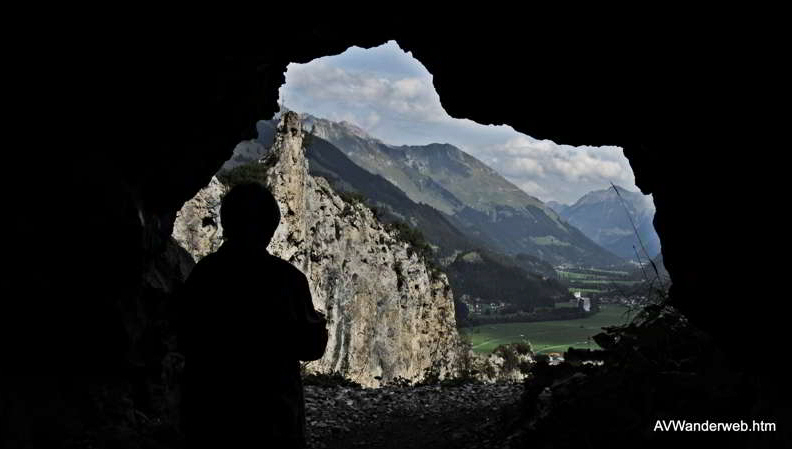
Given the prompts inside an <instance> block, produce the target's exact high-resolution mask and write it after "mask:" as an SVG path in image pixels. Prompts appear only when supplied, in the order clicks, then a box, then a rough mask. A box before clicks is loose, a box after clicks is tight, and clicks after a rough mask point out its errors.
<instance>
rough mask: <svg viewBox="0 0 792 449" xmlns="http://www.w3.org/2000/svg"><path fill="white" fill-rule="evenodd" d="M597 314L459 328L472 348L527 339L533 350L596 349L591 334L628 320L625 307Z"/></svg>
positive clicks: (485, 348)
mask: <svg viewBox="0 0 792 449" xmlns="http://www.w3.org/2000/svg"><path fill="white" fill-rule="evenodd" d="M600 307H601V310H600V312H599V313H597V314H595V315H593V316H590V317H588V318H581V319H577V320H565V321H539V322H534V323H503V324H484V325H481V326H474V327H468V328H464V329H462V332H464V333H465V334H466V335H468V336H470V340H471V343H472V345H473V350H474V351H476V352H491V351H492V350H493V349H495V348H496V347H497V346H498V345H501V344H504V343H516V342H522V341H528V342H530V343H531V346H532V347H533V349H534V351H535V352H537V353H539V352H564V351H566V349H567V348H568V347H570V346H571V347H574V348H589V349H597V348H599V346H598V345H597V344H596V343H594V341H593V340H591V339H590V337H592V336H594V335H596V334H598V333H600V332H602V327H605V326H613V325H615V324H624V323H626V322H627V320H628V315H627V307H625V306H621V305H613V304H606V305H603V306H600Z"/></svg>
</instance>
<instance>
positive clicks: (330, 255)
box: [173, 113, 458, 386]
mask: <svg viewBox="0 0 792 449" xmlns="http://www.w3.org/2000/svg"><path fill="white" fill-rule="evenodd" d="M302 140H303V132H302V126H301V123H300V120H299V117H298V116H297V115H296V114H293V113H286V114H284V116H283V117H282V118H281V121H280V123H279V126H278V132H277V135H276V138H275V142H274V143H273V146H272V148H271V150H270V151H269V152H268V153H267V154H266V155H265V156H264V157H263V158H262V159H261V161H260V162H259V163H261V164H264V166H265V167H267V169H266V172H265V175H264V176H263V178H264V179H262V181H263V182H264V183H265V184H266V185H267V187H268V188H269V189H270V190H271V191H272V193H273V195H274V196H275V198H276V199H277V200H278V203H279V204H280V207H281V214H282V220H281V225H280V227H279V228H278V230H277V231H276V233H275V236H274V237H273V239H272V242H271V243H270V246H269V250H270V252H271V253H272V254H274V255H277V256H278V257H281V258H283V259H285V260H288V261H289V262H291V263H292V264H293V265H295V266H296V267H297V268H299V269H300V270H301V271H302V272H303V273H304V274H305V275H306V276H307V277H308V281H309V284H310V287H311V293H312V295H313V300H314V306H315V307H316V309H317V310H319V311H322V312H324V313H325V314H326V315H327V319H328V326H329V331H330V332H329V333H330V338H329V341H328V345H327V350H326V352H325V355H324V357H323V358H322V359H320V360H318V361H316V362H312V363H311V364H310V365H309V370H312V371H318V372H340V373H341V374H343V375H345V376H346V377H348V378H350V379H352V380H354V381H356V382H359V383H360V384H362V385H366V386H376V385H379V384H380V383H381V382H388V381H390V380H393V379H395V378H399V377H403V378H407V379H412V380H418V379H421V378H422V377H423V375H424V373H425V372H426V370H431V369H436V370H439V372H440V374H441V375H446V374H448V373H449V372H450V371H452V370H453V369H454V368H452V367H453V366H454V365H455V363H456V362H457V349H456V348H457V343H458V335H457V332H456V326H455V321H454V303H453V297H452V292H451V288H450V286H449V284H448V280H447V279H446V276H445V275H444V274H442V273H439V272H433V271H432V270H430V269H429V268H428V267H427V266H426V264H425V263H424V261H423V260H422V259H421V258H420V257H419V256H418V254H416V253H414V252H412V251H410V248H409V244H407V243H405V242H403V241H401V240H398V239H397V238H396V236H395V233H394V232H392V231H389V230H388V229H387V228H386V227H385V226H384V225H383V224H382V223H380V222H379V221H378V220H377V219H376V218H375V217H374V215H373V213H372V211H371V210H370V209H368V208H367V207H365V206H363V205H362V204H359V203H354V204H352V203H348V202H345V201H344V200H343V199H342V198H341V197H340V196H338V195H337V194H336V193H335V192H334V191H333V190H332V188H331V187H330V186H329V184H328V183H327V181H325V180H324V179H323V178H315V177H312V176H310V175H309V174H308V163H307V160H306V158H305V154H304V149H303V145H302V143H303V142H302ZM223 191H224V186H223V184H222V183H221V182H220V181H219V180H218V179H217V178H213V179H212V182H211V183H210V184H209V185H208V186H207V187H205V188H204V189H202V190H201V191H200V192H198V194H196V195H195V197H193V198H192V199H191V200H189V201H188V202H187V203H185V205H184V207H182V209H181V210H180V211H179V213H178V215H177V219H176V223H175V225H174V231H173V237H174V238H175V239H176V240H177V241H178V242H179V244H180V245H182V247H183V248H185V249H186V250H187V251H188V252H189V253H190V254H192V255H193V257H194V258H195V259H196V260H198V259H200V258H201V257H203V256H204V255H206V254H208V253H209V252H211V251H213V250H214V249H216V248H217V247H218V246H219V245H220V242H221V240H222V227H221V225H220V220H219V218H218V217H219V199H220V197H221V195H222V194H223Z"/></svg>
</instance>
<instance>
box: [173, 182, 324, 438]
mask: <svg viewBox="0 0 792 449" xmlns="http://www.w3.org/2000/svg"><path fill="white" fill-rule="evenodd" d="M220 220H221V223H222V226H223V233H224V242H223V244H222V246H221V247H220V248H219V249H218V250H217V251H216V252H215V253H213V254H209V255H208V256H206V257H205V258H203V259H202V260H201V261H199V262H198V264H196V266H195V268H194V269H193V271H192V273H191V274H190V276H189V278H188V279H187V282H186V283H185V287H184V290H183V294H182V295H181V296H180V301H179V304H180V306H178V312H177V317H176V321H177V338H178V346H179V349H180V351H181V352H182V353H183V354H184V360H185V363H184V373H183V376H184V377H183V382H182V385H183V387H182V400H181V419H182V430H183V432H184V436H185V443H186V445H187V447H190V448H193V447H217V448H226V447H227V448H236V447H262V448H263V447H273V448H275V447H277V448H280V447H283V448H291V447H304V445H305V405H304V400H303V387H302V380H301V378H300V364H299V360H305V361H308V360H317V359H319V358H320V357H321V356H322V354H323V353H324V350H325V346H326V344H327V330H326V327H325V325H326V321H325V319H324V316H323V315H321V314H319V313H318V312H316V311H315V310H314V308H313V303H312V301H311V293H310V291H309V288H308V281H307V279H306V277H305V276H304V275H303V274H302V273H301V272H300V271H299V270H298V269H297V268H295V267H294V266H292V265H291V264H289V263H288V262H286V261H284V260H281V259H279V258H277V257H274V256H272V255H270V254H269V253H268V252H267V245H268V244H269V242H270V240H271V239H272V236H273V234H274V233H275V229H276V228H277V227H278V224H279V222H280V211H279V208H278V203H277V202H276V201H275V198H273V196H272V194H271V193H270V192H269V191H267V189H266V188H265V187H264V186H263V185H261V184H256V183H251V184H241V185H238V186H236V187H234V188H233V189H231V191H230V192H228V194H226V195H225V197H224V198H223V200H222V204H221V208H220Z"/></svg>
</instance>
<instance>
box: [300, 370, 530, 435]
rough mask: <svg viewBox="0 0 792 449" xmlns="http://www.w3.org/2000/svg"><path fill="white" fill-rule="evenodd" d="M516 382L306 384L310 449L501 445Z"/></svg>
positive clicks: (517, 387) (518, 389)
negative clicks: (373, 385) (377, 385)
mask: <svg viewBox="0 0 792 449" xmlns="http://www.w3.org/2000/svg"><path fill="white" fill-rule="evenodd" d="M522 391H523V386H522V384H519V383H498V384H479V383H475V384H465V385H459V386H453V387H442V386H421V387H407V388H401V387H383V388H378V389H354V388H349V387H339V386H332V387H318V386H310V385H308V386H306V387H305V402H306V421H307V431H306V433H307V437H308V447H309V448H313V449H320V448H321V449H325V448H327V449H330V448H354V447H365V448H400V449H402V448H419V449H420V448H440V449H442V448H470V449H472V448H487V447H493V446H494V447H501V446H503V443H504V441H503V440H502V435H503V431H502V430H503V426H504V424H505V423H507V422H508V421H509V419H510V418H509V417H510V416H513V415H514V409H515V406H516V405H517V404H518V402H519V400H520V395H521V394H522Z"/></svg>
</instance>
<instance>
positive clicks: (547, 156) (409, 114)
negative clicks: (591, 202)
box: [280, 41, 638, 204]
mask: <svg viewBox="0 0 792 449" xmlns="http://www.w3.org/2000/svg"><path fill="white" fill-rule="evenodd" d="M280 99H281V101H282V102H283V103H284V104H285V106H286V107H287V108H289V109H291V110H294V111H297V112H308V113H310V114H313V115H315V116H318V117H323V118H327V119H330V120H335V121H341V120H346V121H349V122H352V123H355V124H357V125H358V126H360V127H361V128H363V129H364V130H366V131H367V132H368V133H369V134H371V135H372V136H374V137H377V138H379V139H381V140H382V141H384V142H385V143H389V144H394V145H423V144H428V143H433V142H439V143H450V144H453V145H455V146H457V147H459V148H461V149H462V150H464V151H465V152H467V153H469V154H471V155H472V156H474V157H476V158H478V159H479V160H481V161H482V162H484V163H485V164H487V165H489V166H490V167H492V168H493V169H495V170H496V171H498V172H499V173H500V174H501V175H503V176H504V177H505V178H506V179H508V180H509V181H511V182H513V183H514V184H515V185H517V186H518V187H520V188H521V189H523V190H524V191H526V192H527V193H529V194H531V195H533V196H536V197H538V198H539V199H541V200H542V201H550V200H555V201H560V202H562V203H567V204H571V203H573V202H575V201H576V200H577V199H578V198H580V197H581V196H583V195H584V194H585V193H587V192H589V191H591V190H598V189H603V188H606V187H608V186H609V183H610V182H614V183H615V184H617V185H620V186H622V187H625V188H627V189H629V190H634V191H638V188H637V187H636V186H635V177H634V175H633V172H632V169H631V168H630V165H629V163H628V161H627V158H626V157H625V156H624V153H623V151H622V149H621V148H619V147H613V146H608V147H572V146H569V145H563V142H559V143H555V142H552V141H549V140H537V139H534V138H532V137H530V136H527V135H525V134H522V133H518V132H516V131H515V130H514V129H513V128H511V127H510V126H508V125H500V126H492V125H489V126H487V125H481V124H478V123H475V122H473V121H471V120H467V119H465V118H454V117H451V116H449V115H448V114H447V113H446V112H445V110H444V109H443V107H442V105H441V104H440V97H439V96H438V95H437V92H436V91H435V89H434V85H433V84H432V75H431V74H430V73H429V72H428V71H427V70H426V68H425V67H424V66H423V65H422V64H421V63H420V61H418V60H416V59H415V58H413V57H412V54H411V53H409V52H404V51H403V50H402V49H401V48H399V46H398V44H397V43H396V42H395V41H390V42H388V43H386V44H383V45H381V46H379V47H374V48H371V49H362V48H359V47H351V48H349V49H347V50H346V51H345V52H344V53H342V54H340V55H335V56H327V57H323V58H319V59H315V60H313V61H311V62H309V63H306V64H294V63H292V64H289V66H288V68H287V71H286V83H285V84H284V85H283V86H282V87H281V89H280ZM524 107H525V108H530V107H531V105H530V104H526V105H524Z"/></svg>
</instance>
